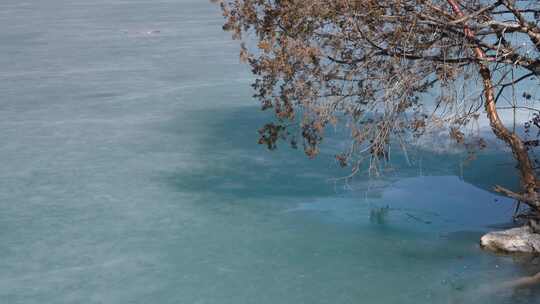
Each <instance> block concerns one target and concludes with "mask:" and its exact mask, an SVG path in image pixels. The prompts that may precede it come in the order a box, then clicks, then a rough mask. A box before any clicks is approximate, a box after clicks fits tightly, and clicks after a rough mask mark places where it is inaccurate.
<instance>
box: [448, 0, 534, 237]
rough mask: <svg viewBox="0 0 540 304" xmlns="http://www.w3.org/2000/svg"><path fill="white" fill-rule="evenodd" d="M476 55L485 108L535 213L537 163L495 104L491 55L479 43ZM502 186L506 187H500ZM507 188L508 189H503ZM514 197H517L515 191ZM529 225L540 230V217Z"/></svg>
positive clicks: (522, 196)
mask: <svg viewBox="0 0 540 304" xmlns="http://www.w3.org/2000/svg"><path fill="white" fill-rule="evenodd" d="M448 3H449V4H450V6H451V7H452V10H453V11H454V14H456V15H457V17H458V18H463V17H464V15H463V12H462V11H461V9H460V7H459V5H458V4H457V2H456V0H448ZM464 33H465V36H466V37H468V38H470V39H474V36H475V34H474V32H473V31H472V30H471V29H470V28H469V27H468V26H466V25H465V26H464ZM473 51H474V53H475V55H476V58H477V59H478V66H479V72H480V76H481V77H482V83H483V85H484V97H485V110H486V113H487V117H488V119H489V122H490V126H491V129H492V130H493V133H495V135H496V136H497V137H498V138H499V139H501V140H503V141H504V142H506V143H507V144H508V145H509V146H510V148H511V149H512V153H513V155H514V158H515V159H516V161H517V164H518V169H519V172H520V177H521V185H522V188H523V190H524V193H523V194H517V197H519V199H520V200H522V201H523V202H524V203H526V204H528V205H529V206H530V207H531V208H532V210H533V212H534V213H536V214H537V213H538V210H539V209H540V208H539V207H540V202H539V200H538V195H537V192H536V188H537V184H538V180H537V178H536V174H535V172H534V167H533V165H532V162H531V160H530V158H529V153H528V151H527V147H525V144H524V143H523V140H522V139H521V138H520V137H519V136H518V135H517V134H515V133H512V132H510V131H509V130H508V129H507V128H506V127H505V126H504V124H503V123H502V121H501V119H500V117H499V114H498V112H497V106H496V104H495V94H494V88H493V81H492V79H491V71H490V69H489V67H488V65H487V56H486V53H485V52H484V51H483V50H482V49H481V48H480V47H475V48H474V49H473ZM499 189H502V188H499ZM503 190H504V189H503ZM501 192H503V193H505V194H507V195H508V194H509V193H512V192H511V191H507V190H505V191H501ZM511 196H512V197H516V196H513V195H511ZM529 225H530V226H531V227H532V228H533V230H534V231H536V232H540V221H539V220H536V219H532V220H529Z"/></svg>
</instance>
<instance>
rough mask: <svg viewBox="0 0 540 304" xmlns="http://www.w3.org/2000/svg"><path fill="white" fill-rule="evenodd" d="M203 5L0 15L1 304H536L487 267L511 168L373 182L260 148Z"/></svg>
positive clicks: (451, 161)
mask: <svg viewBox="0 0 540 304" xmlns="http://www.w3.org/2000/svg"><path fill="white" fill-rule="evenodd" d="M221 25H222V19H221V16H220V12H219V9H218V7H216V6H215V5H212V4H210V3H209V2H208V1H203V0H176V1H173V0H160V1H152V2H151V3H149V2H148V1H138V0H108V1H105V0H98V1H88V0H71V1H63V0H50V1H24V2H21V1H15V0H3V1H2V2H1V3H0V26H1V28H2V30H1V31H0V67H1V68H0V93H1V96H2V98H1V99H0V130H1V131H0V142H1V145H0V168H1V170H0V208H1V212H0V243H1V244H2V245H1V246H0V303H25V304H26V303H220V304H223V303H235V304H236V303H336V304H339V303H377V304H378V303H381V304H384V303H540V300H539V299H540V297H539V295H540V291H539V290H537V289H534V288H523V289H508V288H501V287H500V286H503V284H504V282H507V281H509V280H513V279H515V278H518V277H521V276H525V275H531V274H534V273H536V272H538V271H540V265H538V261H537V260H535V259H532V258H527V257H508V256H502V255H494V254H490V253H486V252H484V251H482V250H481V249H480V248H479V246H478V240H479V237H480V236H481V235H482V233H484V232H486V231H490V230H494V229H500V228H501V227H505V226H507V225H510V224H511V223H510V218H511V215H512V212H513V208H514V205H513V204H512V202H511V201H509V200H507V199H504V198H502V197H499V196H496V195H494V194H492V193H490V192H489V189H490V187H491V186H492V185H493V184H495V183H500V184H504V185H513V184H515V182H516V180H515V176H514V175H513V173H512V172H513V168H512V161H511V159H509V158H508V156H507V154H505V153H501V152H495V151H486V152H483V154H482V155H480V157H479V159H478V160H477V161H474V162H472V163H471V164H469V165H465V166H464V165H463V159H464V157H463V156H462V155H460V154H449V155H438V154H433V153H430V152H428V151H423V152H422V151H416V154H414V155H413V156H414V157H413V162H412V164H410V165H409V164H406V162H404V161H403V160H400V159H399V157H397V158H396V163H395V170H393V171H390V170H389V171H388V172H385V174H384V175H383V176H382V177H380V178H372V179H370V178H367V177H363V176H359V177H357V178H356V179H354V180H353V181H352V182H350V183H349V184H346V183H343V182H341V181H338V182H334V181H333V179H335V178H336V177H340V176H344V175H346V174H348V172H347V171H346V170H343V169H339V168H337V166H336V164H335V162H334V161H332V155H333V153H334V151H333V149H332V148H331V147H332V146H333V145H332V142H328V145H327V146H326V148H325V150H323V153H322V155H321V157H319V158H317V159H315V160H308V159H306V157H305V156H304V155H302V153H301V151H294V150H290V149H288V148H286V147H285V146H283V147H281V148H280V149H278V150H277V151H274V152H268V151H266V150H265V149H264V147H261V146H258V145H257V144H256V141H257V128H258V127H260V126H261V125H262V124H263V123H264V122H266V121H267V119H268V115H267V114H265V113H261V112H259V111H258V107H257V104H256V101H254V100H253V99H252V98H251V91H250V86H249V84H250V82H251V81H252V76H251V75H250V73H249V70H248V68H247V67H245V66H243V65H242V64H240V63H239V62H238V53H237V52H238V47H237V44H236V42H233V41H231V39H230V35H229V34H227V33H223V32H222V31H221Z"/></svg>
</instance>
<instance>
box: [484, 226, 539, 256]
mask: <svg viewBox="0 0 540 304" xmlns="http://www.w3.org/2000/svg"><path fill="white" fill-rule="evenodd" d="M480 245H481V246H482V247H483V248H485V249H488V250H491V251H498V252H501V251H502V252H508V253H536V254H538V253H540V234H538V233H533V232H532V230H531V228H530V227H527V226H523V227H519V228H512V229H508V230H504V231H494V232H490V233H488V234H486V235H484V236H482V238H481V239H480Z"/></svg>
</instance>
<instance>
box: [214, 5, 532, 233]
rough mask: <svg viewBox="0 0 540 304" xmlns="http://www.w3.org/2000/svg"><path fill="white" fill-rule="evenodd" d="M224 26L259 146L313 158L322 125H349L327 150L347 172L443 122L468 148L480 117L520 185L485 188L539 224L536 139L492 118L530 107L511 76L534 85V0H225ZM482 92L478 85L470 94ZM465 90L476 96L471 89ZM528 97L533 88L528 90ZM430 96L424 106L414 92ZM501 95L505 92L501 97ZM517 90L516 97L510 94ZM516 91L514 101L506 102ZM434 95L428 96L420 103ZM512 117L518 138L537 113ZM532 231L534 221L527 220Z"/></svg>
mask: <svg viewBox="0 0 540 304" xmlns="http://www.w3.org/2000/svg"><path fill="white" fill-rule="evenodd" d="M221 5H222V10H223V13H224V16H225V17H226V23H225V25H224V29H226V30H229V31H231V32H232V33H233V36H234V38H236V39H242V38H243V36H244V35H246V34H247V35H248V36H249V35H252V36H253V37H255V40H256V42H257V47H256V48H251V49H250V48H248V47H246V44H242V50H241V58H242V59H243V60H246V61H247V62H249V64H250V65H251V67H252V71H253V73H254V74H255V75H257V80H256V81H255V83H254V84H253V87H254V89H255V91H256V94H255V97H256V98H258V99H259V100H260V101H261V103H262V107H263V109H270V108H272V109H273V110H274V112H275V115H276V121H274V122H271V123H268V124H266V125H265V126H264V127H263V128H262V129H261V130H260V134H261V139H260V142H261V143H264V144H266V145H268V147H269V148H270V149H273V148H275V147H276V144H277V142H278V140H280V139H287V140H289V141H290V143H291V144H292V145H293V146H296V145H297V142H301V143H302V145H303V147H304V150H305V152H306V154H307V155H309V156H310V157H313V156H315V155H316V154H317V153H318V151H319V145H320V144H321V141H322V140H323V138H324V131H325V128H326V127H327V126H328V125H332V124H339V123H342V124H343V125H346V126H347V127H348V128H349V129H350V137H351V139H352V141H351V142H352V144H351V146H350V148H348V149H347V150H346V151H343V153H341V154H339V155H337V156H336V158H337V159H338V161H339V162H340V163H341V164H342V165H344V166H346V165H349V164H350V165H352V166H353V171H356V170H358V169H359V168H360V164H361V162H362V161H363V160H365V159H368V160H369V162H370V163H371V166H370V168H372V169H375V168H377V167H378V166H379V165H378V164H379V162H380V161H381V160H385V159H387V158H388V151H389V145H390V144H391V142H394V139H395V140H397V142H400V143H403V142H404V141H406V139H407V138H410V137H411V136H412V137H418V136H422V134H424V132H425V130H426V129H427V128H430V127H432V126H442V125H445V126H447V127H448V128H449V130H450V135H451V136H452V137H453V138H454V139H456V140H457V141H458V142H460V143H465V144H467V145H468V146H474V145H476V146H479V147H483V146H484V142H483V141H482V140H481V139H479V138H469V137H467V136H466V135H467V134H466V132H465V131H464V130H466V129H467V128H468V127H469V126H470V125H471V123H472V122H474V121H475V120H477V119H478V118H479V115H480V114H481V112H483V113H485V114H486V116H487V119H488V120H489V123H490V126H491V129H492V131H493V133H494V134H495V135H496V136H497V137H498V138H499V139H501V140H503V141H504V142H505V143H506V144H508V145H509V146H510V148H511V149H512V153H513V155H514V157H515V159H516V161H517V164H518V168H519V172H520V177H521V183H522V189H521V190H520V191H510V190H508V189H504V188H502V187H496V190H497V191H499V192H502V193H504V194H506V195H508V196H510V197H513V198H515V199H517V200H519V201H521V202H524V203H526V204H527V205H528V206H529V207H530V212H528V213H527V214H523V215H522V216H524V217H527V218H529V219H530V220H531V223H533V224H534V223H536V220H538V219H539V214H540V212H539V210H540V199H539V197H538V188H539V187H540V182H539V180H538V177H537V173H536V171H535V165H534V162H533V161H532V160H531V153H530V152H531V147H533V146H537V145H538V141H535V140H527V139H524V138H523V136H520V135H519V132H517V131H516V130H515V129H510V128H508V127H507V126H506V125H505V124H504V123H503V121H502V120H501V117H500V115H499V112H500V111H501V110H503V109H506V108H507V105H508V104H507V103H505V102H503V101H504V100H505V99H507V98H508V97H507V96H513V97H514V98H512V99H511V103H510V105H511V106H510V107H509V108H510V109H512V110H514V111H515V110H516V109H518V108H522V109H526V110H530V111H531V112H532V113H538V109H536V108H534V102H535V98H534V96H532V95H531V93H530V92H529V91H523V92H518V91H519V89H518V88H520V87H519V86H520V83H522V82H526V81H529V82H530V81H531V79H532V81H533V83H534V85H537V84H538V80H539V78H538V77H539V75H540V26H539V19H540V2H538V1H535V0H531V1H510V0H501V1H480V0H469V1H459V0H433V1H422V0H394V1H386V0H383V1H379V0H377V1H375V0H332V1H327V0H310V1H305V0H302V1H299V0H224V1H222V3H221ZM478 88H481V90H479V91H478V90H477V89H478ZM474 90H476V91H477V92H478V93H477V94H471V92H472V91H474ZM532 91H533V92H534V90H532ZM426 92H429V93H430V94H433V93H436V98H434V101H432V102H431V103H430V104H427V103H426V102H424V99H425V98H424V99H423V98H422V95H424V94H426ZM509 93H512V94H509ZM516 93H518V94H519V95H516ZM515 96H518V97H517V98H516V97H515ZM431 99H433V98H431ZM537 118H538V115H536V116H535V119H532V120H531V121H523V123H524V124H525V134H527V132H528V131H530V129H531V126H535V125H536V127H539V128H540V119H537ZM537 228H538V227H537Z"/></svg>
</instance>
